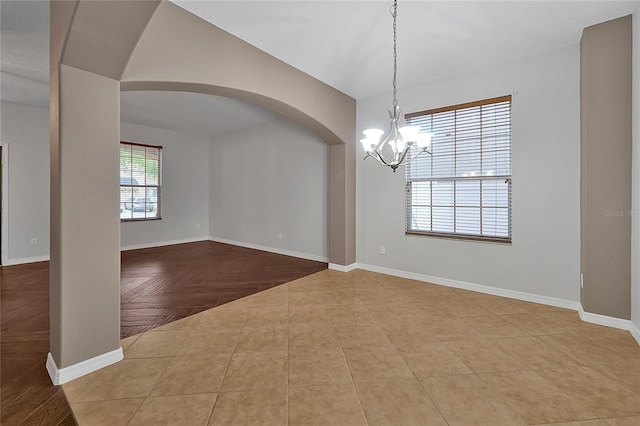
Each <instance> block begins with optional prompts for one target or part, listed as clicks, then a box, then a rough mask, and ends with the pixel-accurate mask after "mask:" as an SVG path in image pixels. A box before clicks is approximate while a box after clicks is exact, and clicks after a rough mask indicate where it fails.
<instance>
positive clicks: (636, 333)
mask: <svg viewBox="0 0 640 426" xmlns="http://www.w3.org/2000/svg"><path fill="white" fill-rule="evenodd" d="M629 332H630V333H631V335H632V336H633V338H634V339H636V342H638V345H640V327H638V326H637V325H636V324H635V323H634V322H633V321H631V326H630V327H629Z"/></svg>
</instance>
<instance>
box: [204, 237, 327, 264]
mask: <svg viewBox="0 0 640 426" xmlns="http://www.w3.org/2000/svg"><path fill="white" fill-rule="evenodd" d="M209 240H210V241H214V242H216V243H223V244H231V245H232V246H239V247H244V248H250V249H254V250H261V251H268V252H270V253H275V254H283V255H285V256H291V257H298V258H300V259H306V260H313V261H316V262H323V263H328V262H329V258H327V257H324V256H317V255H315V254H307V253H300V252H297V251H290V250H283V249H279V248H275V247H267V246H261V245H259V244H252V243H245V242H242V241H234V240H227V239H225V238H218V237H209Z"/></svg>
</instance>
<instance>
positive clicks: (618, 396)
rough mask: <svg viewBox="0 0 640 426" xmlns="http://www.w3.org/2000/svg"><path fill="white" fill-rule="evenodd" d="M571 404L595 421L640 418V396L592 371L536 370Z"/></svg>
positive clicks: (586, 369)
mask: <svg viewBox="0 0 640 426" xmlns="http://www.w3.org/2000/svg"><path fill="white" fill-rule="evenodd" d="M538 374H540V375H541V376H543V377H545V378H546V379H547V380H548V381H550V382H551V383H553V384H554V385H555V386H556V387H558V388H559V389H560V390H561V391H563V392H564V393H566V394H567V395H569V397H570V398H572V399H573V400H574V401H576V402H578V403H579V404H580V405H582V406H583V407H585V408H586V409H587V410H589V411H591V412H592V413H594V414H595V415H596V416H597V417H600V418H604V417H615V416H635V415H639V414H640V394H639V393H638V392H634V391H633V390H631V389H627V388H626V387H624V386H621V385H620V384H619V383H618V382H616V381H615V380H614V379H612V378H610V377H607V376H605V375H604V374H601V373H599V372H597V371H595V370H593V369H592V368H591V367H574V368H563V369H557V370H538Z"/></svg>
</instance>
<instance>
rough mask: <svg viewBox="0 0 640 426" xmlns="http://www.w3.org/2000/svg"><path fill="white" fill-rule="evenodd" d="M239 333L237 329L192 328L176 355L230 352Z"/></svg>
mask: <svg viewBox="0 0 640 426" xmlns="http://www.w3.org/2000/svg"><path fill="white" fill-rule="evenodd" d="M239 334H240V330H239V329H235V330H234V329H222V330H206V329H199V330H193V331H191V332H189V334H188V335H187V338H186V339H185V341H184V342H183V343H182V348H180V350H179V351H178V356H189V355H207V354H230V353H232V352H233V349H234V348H235V346H236V340H237V339H238V335H239Z"/></svg>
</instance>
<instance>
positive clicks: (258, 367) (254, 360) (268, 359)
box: [222, 352, 287, 392]
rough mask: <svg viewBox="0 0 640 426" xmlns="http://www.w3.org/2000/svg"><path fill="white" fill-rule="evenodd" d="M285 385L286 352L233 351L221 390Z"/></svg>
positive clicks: (229, 390)
mask: <svg viewBox="0 0 640 426" xmlns="http://www.w3.org/2000/svg"><path fill="white" fill-rule="evenodd" d="M286 386H287V352H243V353H234V354H233V356H232V357H231V362H230V363H229V368H228V369H227V373H226V375H225V377H224V380H223V382H222V391H223V392H231V391H240V390H253V389H271V388H280V387H286Z"/></svg>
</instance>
